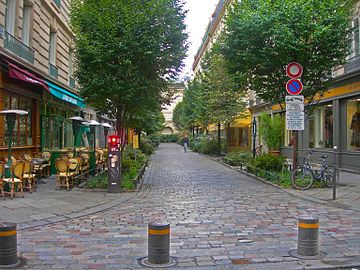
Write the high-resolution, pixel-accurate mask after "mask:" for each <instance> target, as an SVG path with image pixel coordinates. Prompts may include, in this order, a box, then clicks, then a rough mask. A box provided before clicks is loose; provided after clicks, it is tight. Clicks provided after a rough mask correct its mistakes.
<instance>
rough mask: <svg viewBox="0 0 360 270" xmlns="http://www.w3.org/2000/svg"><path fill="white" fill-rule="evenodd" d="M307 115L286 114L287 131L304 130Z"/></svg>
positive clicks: (292, 112)
mask: <svg viewBox="0 0 360 270" xmlns="http://www.w3.org/2000/svg"><path fill="white" fill-rule="evenodd" d="M304 120H305V114H304V112H300V111H287V112H286V129H287V130H304V129H305V127H304V126H305V125H304V122H305V121H304Z"/></svg>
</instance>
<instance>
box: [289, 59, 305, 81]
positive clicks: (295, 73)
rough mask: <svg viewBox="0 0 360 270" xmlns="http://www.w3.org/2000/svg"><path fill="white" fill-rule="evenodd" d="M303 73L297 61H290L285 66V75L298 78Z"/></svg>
mask: <svg viewBox="0 0 360 270" xmlns="http://www.w3.org/2000/svg"><path fill="white" fill-rule="evenodd" d="M302 73H303V68H302V66H301V65H300V64H299V63H296V62H292V63H290V64H288V65H287V66H286V75H287V76H288V77H290V78H293V79H296V78H299V77H300V76H301V75H302Z"/></svg>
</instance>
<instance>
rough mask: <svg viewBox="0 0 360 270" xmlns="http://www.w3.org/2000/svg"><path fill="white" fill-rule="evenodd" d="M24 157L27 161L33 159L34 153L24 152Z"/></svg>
mask: <svg viewBox="0 0 360 270" xmlns="http://www.w3.org/2000/svg"><path fill="white" fill-rule="evenodd" d="M24 159H25V160H27V161H31V160H32V159H33V157H32V155H31V154H26V153H25V154H24Z"/></svg>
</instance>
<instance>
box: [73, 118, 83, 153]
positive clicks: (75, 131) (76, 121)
mask: <svg viewBox="0 0 360 270" xmlns="http://www.w3.org/2000/svg"><path fill="white" fill-rule="evenodd" d="M69 119H70V120H72V128H73V134H74V157H76V139H77V136H78V134H79V131H80V128H81V123H82V122H83V121H85V119H84V118H82V117H80V116H73V117H70V118H69Z"/></svg>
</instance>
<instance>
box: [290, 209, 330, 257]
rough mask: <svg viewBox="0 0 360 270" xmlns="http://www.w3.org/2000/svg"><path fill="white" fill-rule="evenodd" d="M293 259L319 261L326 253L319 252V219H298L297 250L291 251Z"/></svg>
mask: <svg viewBox="0 0 360 270" xmlns="http://www.w3.org/2000/svg"><path fill="white" fill-rule="evenodd" d="M290 254H291V255H292V256H293V257H297V258H302V259H319V258H323V257H324V256H325V253H323V252H319V218H318V217H313V216H300V217H299V218H298V242H297V249H296V250H292V251H290Z"/></svg>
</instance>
